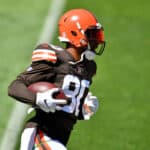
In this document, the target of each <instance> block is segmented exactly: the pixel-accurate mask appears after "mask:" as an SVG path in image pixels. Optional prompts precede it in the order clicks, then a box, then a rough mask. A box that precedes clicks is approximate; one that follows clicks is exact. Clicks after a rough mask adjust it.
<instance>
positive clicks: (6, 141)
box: [0, 0, 66, 150]
mask: <svg viewBox="0 0 150 150" xmlns="http://www.w3.org/2000/svg"><path fill="white" fill-rule="evenodd" d="M65 2H66V0H52V1H51V3H50V8H49V12H48V16H47V18H46V21H45V24H44V27H43V30H42V33H41V35H40V38H39V40H38V42H37V43H43V42H48V43H49V42H51V41H52V39H53V36H54V33H55V31H56V27H57V21H58V18H59V16H60V14H61V13H62V11H63V8H64V6H65ZM27 108H28V106H27V105H25V104H22V103H20V102H16V103H15V105H14V107H13V110H12V112H11V115H10V118H9V122H8V124H7V127H6V129H5V132H4V136H3V138H2V141H1V144H0V150H6V149H7V150H14V149H15V145H16V141H17V137H18V133H19V132H20V129H21V127H22V123H23V121H24V119H25V115H26V112H27Z"/></svg>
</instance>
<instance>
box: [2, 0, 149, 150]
mask: <svg viewBox="0 0 150 150" xmlns="http://www.w3.org/2000/svg"><path fill="white" fill-rule="evenodd" d="M48 3H49V2H48V0H46V1H45V2H44V3H43V1H42V2H40V1H38V2H37V1H35V0H33V1H29V0H22V1H19V0H11V1H8V0H5V1H3V2H1V4H0V35H1V36H0V41H1V64H0V68H1V73H0V83H1V84H0V95H1V104H0V112H1V113H0V118H3V119H1V121H0V135H2V134H3V131H4V128H5V126H6V124H7V120H8V116H9V115H10V111H11V107H12V106H13V103H14V102H13V101H12V99H10V98H8V97H7V86H8V84H9V83H10V81H11V80H12V79H14V77H15V76H16V75H17V74H18V73H19V72H20V71H21V70H22V69H24V67H26V65H28V63H29V62H30V55H31V49H32V48H33V47H34V45H35V43H36V41H37V37H38V36H39V33H40V29H41V27H42V23H43V21H44V19H45V18H43V17H44V16H45V15H46V13H47V11H46V10H47V9H48ZM41 6H42V7H41ZM149 6H150V1H148V0H145V1H139V0H132V1H129V0H126V1H119V0H107V1H106V0H100V1H96V0H95V1H91V0H87V1H81V2H79V1H67V5H66V8H65V10H64V11H66V10H68V9H72V8H77V7H78V8H87V9H89V10H91V11H93V12H94V13H95V14H96V16H98V19H99V21H100V22H102V24H103V26H104V29H105V38H106V41H107V46H106V49H105V52H104V54H103V55H102V56H101V57H97V58H96V61H97V66H98V71H97V75H96V76H95V78H94V80H93V85H92V87H91V91H92V92H93V93H94V94H95V95H97V96H98V97H99V99H100V108H99V111H98V112H97V114H96V115H95V116H94V117H93V118H92V119H91V120H90V121H79V122H78V124H77V125H76V126H75V128H74V130H73V133H72V135H71V137H70V140H69V144H68V149H69V150H77V149H79V150H80V149H82V150H87V149H92V150H99V149H102V150H148V149H149V143H150V127H149V124H150V119H149V114H150V102H149V99H150V92H149V89H150V81H149V74H150V71H149V68H150V61H149V58H150V52H149V43H150V39H149V34H150V32H149V27H150V20H149V18H150V15H149ZM54 43H57V41H56V39H55V40H54ZM16 58H17V59H16ZM0 139H1V137H0Z"/></svg>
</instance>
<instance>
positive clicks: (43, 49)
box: [32, 44, 57, 63]
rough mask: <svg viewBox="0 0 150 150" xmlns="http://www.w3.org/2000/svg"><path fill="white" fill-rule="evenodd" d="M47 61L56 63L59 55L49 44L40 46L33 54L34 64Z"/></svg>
mask: <svg viewBox="0 0 150 150" xmlns="http://www.w3.org/2000/svg"><path fill="white" fill-rule="evenodd" d="M43 60H44V61H47V62H51V63H56V61H57V55H56V52H55V51H54V49H53V48H51V46H50V45H48V44H40V45H38V46H37V47H36V48H35V49H34V51H33V53H32V62H37V61H43Z"/></svg>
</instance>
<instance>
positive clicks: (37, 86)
mask: <svg viewBox="0 0 150 150" xmlns="http://www.w3.org/2000/svg"><path fill="white" fill-rule="evenodd" d="M52 88H57V86H56V85H55V84H54V83H50V82H42V81H41V82H35V83H32V84H31V85H29V86H28V89H29V90H30V91H32V92H34V93H37V92H45V91H47V90H50V89H52ZM53 97H54V98H56V99H67V97H66V96H65V94H64V92H63V90H61V89H60V91H59V92H56V93H54V95H53Z"/></svg>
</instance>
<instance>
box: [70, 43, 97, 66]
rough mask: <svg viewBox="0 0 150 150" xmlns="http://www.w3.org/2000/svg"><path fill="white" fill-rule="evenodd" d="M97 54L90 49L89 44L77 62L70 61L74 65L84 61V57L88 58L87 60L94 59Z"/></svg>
mask: <svg viewBox="0 0 150 150" xmlns="http://www.w3.org/2000/svg"><path fill="white" fill-rule="evenodd" d="M95 56H96V54H95V53H94V52H93V51H91V50H90V45H89V44H88V48H87V49H86V50H85V51H84V52H83V53H82V54H81V58H80V60H78V61H76V62H72V61H70V62H69V63H70V64H72V65H75V64H77V63H79V62H82V61H83V60H84V57H85V58H86V59H87V60H93V59H94V58H95Z"/></svg>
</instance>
